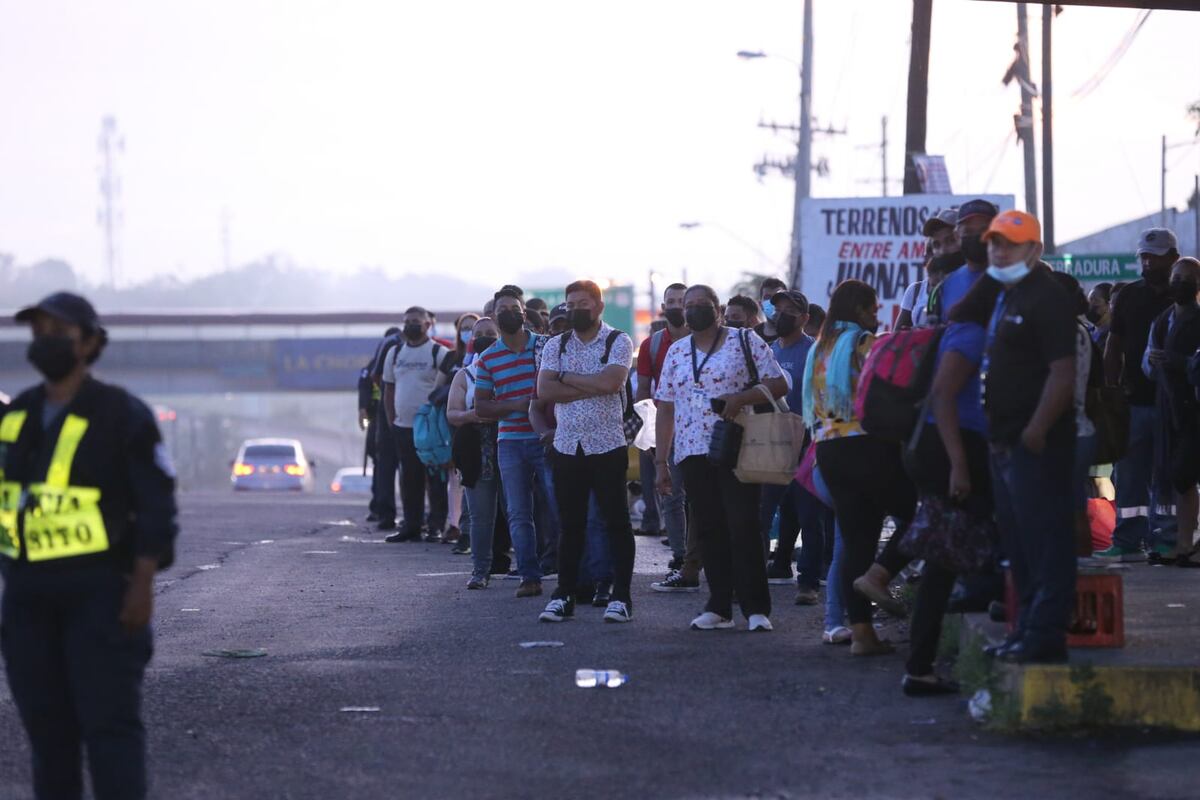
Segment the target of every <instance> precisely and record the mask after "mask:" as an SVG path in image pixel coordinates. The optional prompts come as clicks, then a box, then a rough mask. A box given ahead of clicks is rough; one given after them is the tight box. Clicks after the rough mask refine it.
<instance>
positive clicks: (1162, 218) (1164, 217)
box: [1158, 133, 1167, 228]
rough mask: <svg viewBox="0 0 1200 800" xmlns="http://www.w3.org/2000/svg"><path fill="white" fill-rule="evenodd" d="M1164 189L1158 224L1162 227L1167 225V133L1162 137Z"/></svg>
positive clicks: (1161, 196) (1161, 195) (1160, 197)
mask: <svg viewBox="0 0 1200 800" xmlns="http://www.w3.org/2000/svg"><path fill="white" fill-rule="evenodd" d="M1161 186H1162V190H1161V192H1160V195H1159V199H1160V205H1161V207H1162V211H1161V212H1160V216H1159V221H1158V225H1159V227H1160V228H1165V227H1167V135H1166V134H1165V133H1164V134H1163V137H1162V184H1161Z"/></svg>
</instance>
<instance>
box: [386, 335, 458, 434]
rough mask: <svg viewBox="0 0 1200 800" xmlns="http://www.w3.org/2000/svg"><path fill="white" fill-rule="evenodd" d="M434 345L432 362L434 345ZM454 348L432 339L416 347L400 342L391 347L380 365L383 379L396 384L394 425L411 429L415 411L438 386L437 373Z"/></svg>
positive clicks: (439, 372) (438, 373)
mask: <svg viewBox="0 0 1200 800" xmlns="http://www.w3.org/2000/svg"><path fill="white" fill-rule="evenodd" d="M434 347H436V348H437V357H436V358H437V363H436V364H435V363H434V354H433V348H434ZM453 354H454V351H453V350H450V349H448V348H445V347H442V346H441V345H440V344H437V343H436V342H434V341H433V340H432V339H430V340H427V341H426V342H425V343H424V344H419V345H417V346H415V347H414V346H413V345H410V344H409V343H408V342H401V343H400V344H399V345H397V346H396V347H394V348H392V352H391V353H390V354H389V355H388V360H387V363H386V364H384V365H383V382H384V383H394V384H395V385H396V427H397V428H411V427H412V426H413V419H414V418H415V417H416V416H417V410H418V409H420V408H421V406H423V405H425V404H426V403H427V402H429V393H430V392H432V391H433V389H434V387H435V386H437V379H438V375H440V374H441V371H440V370H441V368H442V366H443V365H444V364H445V363H446V360H447V359H448V358H450V357H451V356H452V355H453Z"/></svg>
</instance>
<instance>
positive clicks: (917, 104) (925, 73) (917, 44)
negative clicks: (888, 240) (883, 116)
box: [904, 0, 933, 194]
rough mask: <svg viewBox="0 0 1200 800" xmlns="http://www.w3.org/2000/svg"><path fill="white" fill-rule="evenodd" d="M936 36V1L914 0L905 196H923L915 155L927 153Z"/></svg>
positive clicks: (905, 148)
mask: <svg viewBox="0 0 1200 800" xmlns="http://www.w3.org/2000/svg"><path fill="white" fill-rule="evenodd" d="M932 33H933V0H913V21H912V37H911V39H912V48H911V54H910V56H909V60H908V119H907V121H906V125H905V132H904V193H905V194H920V193H921V179H920V177H919V176H918V175H917V169H916V165H915V164H914V163H913V158H912V157H913V156H914V155H923V154H924V153H925V131H926V112H927V108H928V105H929V40H930V37H931V35H932Z"/></svg>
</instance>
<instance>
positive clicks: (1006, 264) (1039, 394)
mask: <svg viewBox="0 0 1200 800" xmlns="http://www.w3.org/2000/svg"><path fill="white" fill-rule="evenodd" d="M982 238H983V240H984V241H985V242H987V248H988V268H987V274H988V275H989V276H990V277H991V278H993V279H994V280H996V281H999V282H1000V284H1001V285H1002V290H1001V292H1000V296H999V298H998V299H997V301H996V308H995V311H994V312H993V314H992V319H991V323H990V324H989V326H988V340H987V351H986V354H985V356H984V362H983V381H984V409H985V410H986V412H987V418H988V439H989V441H990V443H991V449H992V484H993V491H994V493H995V500H996V520H997V522H998V523H999V525H1000V532H1001V536H1002V538H1003V543H1004V550H1005V554H1006V555H1007V556H1008V558H1009V561H1010V562H1011V564H1012V575H1013V581H1014V583H1015V584H1016V589H1017V595H1018V597H1019V600H1020V615H1019V617H1018V620H1017V627H1016V630H1015V632H1014V633H1013V635H1012V636H1011V637H1010V638H1009V640H1008V641H1007V642H1006V643H1005V644H1004V645H1002V646H1000V647H997V648H994V649H992V650H991V653H992V655H994V656H995V657H996V658H998V659H1001V660H1004V661H1011V662H1015V663H1054V662H1062V661H1066V659H1067V645H1066V641H1067V623H1068V620H1069V617H1070V614H1071V609H1072V608H1073V607H1074V602H1075V552H1074V533H1073V532H1074V527H1073V510H1072V491H1071V488H1072V487H1071V474H1072V465H1073V463H1074V458H1075V415H1074V413H1073V408H1074V392H1075V317H1074V314H1073V309H1074V304H1073V303H1072V302H1071V298H1069V297H1068V296H1067V294H1066V292H1065V291H1064V290H1063V289H1062V288H1061V287H1060V286H1059V285H1058V284H1057V282H1056V281H1055V280H1054V279H1053V278H1052V277H1051V274H1050V273H1049V272H1048V271H1047V270H1045V269H1035V266H1036V265H1037V262H1038V259H1039V258H1040V257H1041V255H1042V242H1041V238H1042V234H1041V226H1040V225H1039V224H1038V221H1037V220H1036V219H1034V218H1033V217H1032V216H1030V215H1029V214H1026V213H1024V212H1022V211H1005V212H1004V213H1002V214H998V215H997V216H996V217H995V218H994V219H993V220H992V222H991V224H990V225H989V226H988V229H987V231H986V232H985V233H984V234H983V237H982Z"/></svg>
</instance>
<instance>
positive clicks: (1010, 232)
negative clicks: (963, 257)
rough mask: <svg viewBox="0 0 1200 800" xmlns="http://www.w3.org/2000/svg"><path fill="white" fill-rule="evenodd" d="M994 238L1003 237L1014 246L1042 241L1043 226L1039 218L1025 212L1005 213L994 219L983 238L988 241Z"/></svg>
mask: <svg viewBox="0 0 1200 800" xmlns="http://www.w3.org/2000/svg"><path fill="white" fill-rule="evenodd" d="M992 236H1003V237H1004V238H1005V239H1008V240H1009V241H1010V242H1012V243H1013V244H1026V243H1028V242H1040V241H1042V226H1041V225H1040V224H1039V223H1038V221H1037V218H1036V217H1034V216H1033V215H1032V214H1026V213H1025V212H1024V211H1005V212H1004V213H1002V214H1000V215H999V216H997V217H995V218H993V219H992V224H991V225H989V226H988V229H987V230H986V231H985V232H984V234H983V236H982V237H981V238H982V239H983V241H985V242H986V241H987V240H988V239H990V238H991V237H992Z"/></svg>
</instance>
